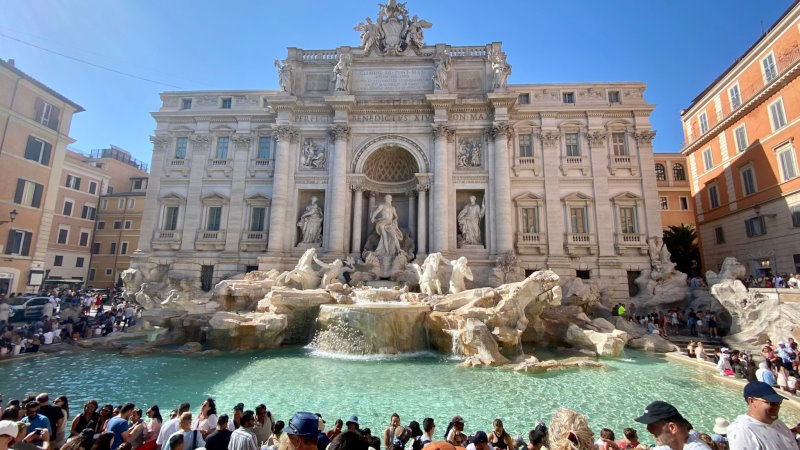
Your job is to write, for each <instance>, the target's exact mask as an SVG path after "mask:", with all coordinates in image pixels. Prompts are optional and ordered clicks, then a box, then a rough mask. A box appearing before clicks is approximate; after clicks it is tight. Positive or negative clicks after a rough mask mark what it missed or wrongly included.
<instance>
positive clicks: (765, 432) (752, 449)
mask: <svg viewBox="0 0 800 450" xmlns="http://www.w3.org/2000/svg"><path fill="white" fill-rule="evenodd" d="M744 400H745V401H746V402H747V414H742V415H741V416H739V417H737V418H736V420H734V421H733V423H731V424H730V426H729V427H728V443H729V445H730V449H731V450H796V449H797V441H795V439H794V435H795V433H797V432H798V430H800V424H798V425H796V426H795V427H794V428H792V429H789V427H787V426H786V424H784V423H783V422H782V421H781V420H780V419H778V413H779V412H780V410H781V402H783V400H784V398H783V397H782V396H780V395H778V393H777V392H775V389H773V388H772V386H770V385H769V384H767V383H764V382H761V381H751V382H749V383H747V385H746V386H745V387H744Z"/></svg>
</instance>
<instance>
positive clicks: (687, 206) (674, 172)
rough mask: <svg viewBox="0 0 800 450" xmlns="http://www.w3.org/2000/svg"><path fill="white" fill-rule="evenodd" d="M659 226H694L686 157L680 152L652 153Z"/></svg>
mask: <svg viewBox="0 0 800 450" xmlns="http://www.w3.org/2000/svg"><path fill="white" fill-rule="evenodd" d="M653 159H654V161H655V172H656V182H657V184H658V202H659V207H660V208H661V226H662V227H664V228H668V227H670V226H672V225H675V226H680V225H682V224H687V225H691V226H696V222H695V211H694V205H693V203H694V202H693V200H692V189H691V186H690V185H689V171H688V170H687V169H686V158H685V157H684V156H683V155H681V154H680V153H654V154H653Z"/></svg>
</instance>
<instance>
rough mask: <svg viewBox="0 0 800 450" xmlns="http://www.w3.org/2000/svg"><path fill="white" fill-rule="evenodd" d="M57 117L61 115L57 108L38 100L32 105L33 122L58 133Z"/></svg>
mask: <svg viewBox="0 0 800 450" xmlns="http://www.w3.org/2000/svg"><path fill="white" fill-rule="evenodd" d="M59 115H61V110H59V109H58V108H57V107H55V106H53V105H51V104H50V103H47V102H46V101H44V100H42V99H40V98H37V99H36V102H35V103H34V120H36V121H37V122H39V123H40V124H42V125H44V126H46V127H47V128H50V129H51V130H56V131H58V119H59Z"/></svg>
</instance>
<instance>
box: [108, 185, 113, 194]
mask: <svg viewBox="0 0 800 450" xmlns="http://www.w3.org/2000/svg"><path fill="white" fill-rule="evenodd" d="M113 193H114V188H113V187H111V186H109V187H107V188H106V194H113Z"/></svg>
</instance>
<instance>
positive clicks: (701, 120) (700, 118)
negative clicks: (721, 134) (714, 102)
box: [697, 111, 709, 136]
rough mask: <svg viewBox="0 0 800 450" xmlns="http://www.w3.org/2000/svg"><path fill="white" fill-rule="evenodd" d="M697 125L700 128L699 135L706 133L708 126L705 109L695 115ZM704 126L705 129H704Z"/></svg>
mask: <svg viewBox="0 0 800 450" xmlns="http://www.w3.org/2000/svg"><path fill="white" fill-rule="evenodd" d="M697 126H698V128H699V130H700V136H702V135H704V134H706V133H707V132H708V130H709V126H708V113H706V112H705V111H703V112H701V113H700V114H698V115H697ZM704 128H705V129H704Z"/></svg>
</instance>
